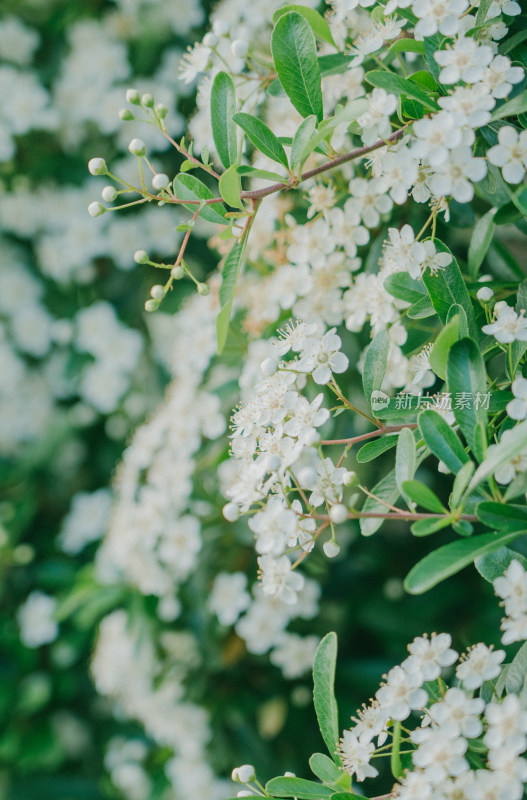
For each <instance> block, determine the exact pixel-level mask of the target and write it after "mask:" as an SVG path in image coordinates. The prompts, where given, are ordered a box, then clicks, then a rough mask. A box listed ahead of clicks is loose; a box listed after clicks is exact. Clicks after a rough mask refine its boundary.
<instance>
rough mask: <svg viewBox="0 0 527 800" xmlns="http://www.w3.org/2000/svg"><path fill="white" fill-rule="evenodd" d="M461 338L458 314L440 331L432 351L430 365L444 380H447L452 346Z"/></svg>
mask: <svg viewBox="0 0 527 800" xmlns="http://www.w3.org/2000/svg"><path fill="white" fill-rule="evenodd" d="M458 338H459V317H458V316H457V315H456V316H455V317H453V318H452V319H451V320H450V322H449V323H448V324H447V325H446V326H445V327H444V328H443V330H442V331H441V332H440V333H439V335H438V337H437V339H436V340H435V342H434V345H433V347H432V351H431V353H430V359H429V361H430V366H431V367H432V370H433V371H434V372H435V374H436V375H438V376H439V377H440V378H442V379H443V380H446V366H447V360H448V354H449V352H450V348H451V347H452V345H453V344H454V342H457V340H458Z"/></svg>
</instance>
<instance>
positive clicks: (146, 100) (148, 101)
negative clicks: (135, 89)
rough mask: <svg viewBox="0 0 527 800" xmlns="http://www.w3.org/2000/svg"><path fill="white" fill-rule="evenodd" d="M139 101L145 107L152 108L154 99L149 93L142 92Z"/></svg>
mask: <svg viewBox="0 0 527 800" xmlns="http://www.w3.org/2000/svg"><path fill="white" fill-rule="evenodd" d="M141 102H142V104H143V105H144V106H146V107H147V108H153V107H154V102H155V100H154V98H153V97H152V95H151V94H144V95H143V96H142V98H141Z"/></svg>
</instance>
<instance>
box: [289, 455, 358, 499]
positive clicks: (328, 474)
mask: <svg viewBox="0 0 527 800" xmlns="http://www.w3.org/2000/svg"><path fill="white" fill-rule="evenodd" d="M345 474H346V469H345V468H344V467H336V466H335V465H334V464H333V461H332V460H331V459H330V458H323V459H322V460H321V461H319V462H318V464H317V468H316V470H314V469H312V468H307V469H306V470H302V471H301V472H300V474H299V476H298V480H299V482H300V484H301V485H302V486H303V487H304V488H305V489H310V490H311V495H310V497H309V503H310V505H312V506H315V507H317V506H319V505H321V504H322V503H323V502H324V500H325V501H326V502H328V503H329V504H330V505H333V504H334V503H338V502H339V501H340V499H341V497H342V484H343V480H344V475H345Z"/></svg>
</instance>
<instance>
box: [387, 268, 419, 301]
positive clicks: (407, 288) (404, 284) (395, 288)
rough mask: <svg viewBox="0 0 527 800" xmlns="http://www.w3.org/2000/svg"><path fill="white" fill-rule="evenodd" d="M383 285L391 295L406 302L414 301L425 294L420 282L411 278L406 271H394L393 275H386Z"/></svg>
mask: <svg viewBox="0 0 527 800" xmlns="http://www.w3.org/2000/svg"><path fill="white" fill-rule="evenodd" d="M383 286H384V288H385V289H386V291H387V292H388V294H391V295H392V297H396V298H397V299H398V300H406V301H407V302H408V303H416V302H417V301H419V300H422V299H423V297H424V296H426V289H425V288H424V286H423V284H422V282H421V281H416V280H415V279H414V278H411V277H410V275H409V274H408V273H407V272H394V273H393V275H388V277H387V278H386V280H385V281H384V283H383Z"/></svg>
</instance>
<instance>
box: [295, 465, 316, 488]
mask: <svg viewBox="0 0 527 800" xmlns="http://www.w3.org/2000/svg"><path fill="white" fill-rule="evenodd" d="M298 482H299V484H300V486H306V487H307V488H308V489H309V488H310V487H311V486H314V485H315V483H316V482H317V473H316V471H315V470H314V469H313V467H304V469H301V470H300V472H299V473H298Z"/></svg>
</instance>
